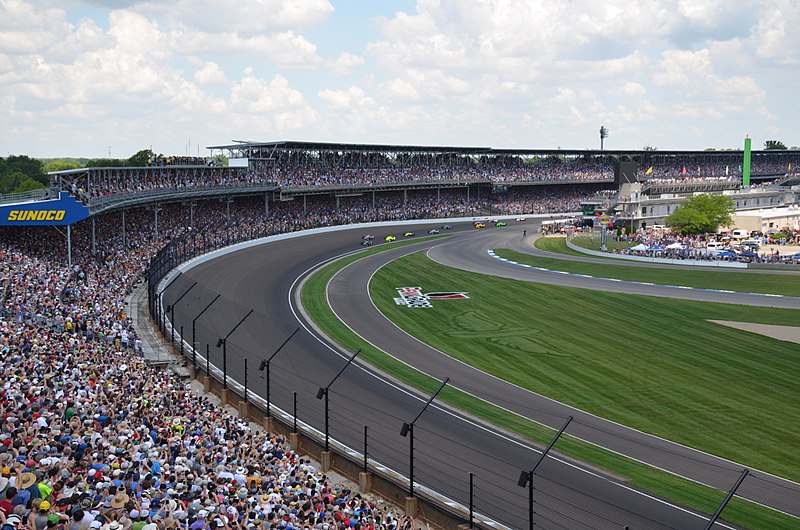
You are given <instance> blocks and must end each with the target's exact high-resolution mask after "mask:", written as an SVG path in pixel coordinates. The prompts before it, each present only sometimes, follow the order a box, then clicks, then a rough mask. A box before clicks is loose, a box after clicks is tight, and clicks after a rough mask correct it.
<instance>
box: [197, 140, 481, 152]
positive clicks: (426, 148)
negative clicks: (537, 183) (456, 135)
mask: <svg viewBox="0 0 800 530" xmlns="http://www.w3.org/2000/svg"><path fill="white" fill-rule="evenodd" d="M234 142H236V140H234ZM206 149H306V150H309V151H369V152H375V151H403V152H418V153H427V152H440V153H463V154H469V153H482V152H487V151H491V148H490V147H452V146H432V145H388V144H344V143H333V142H294V141H280V142H237V143H234V144H230V145H212V146H208V147H206Z"/></svg>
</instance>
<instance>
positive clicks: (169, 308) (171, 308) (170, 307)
mask: <svg viewBox="0 0 800 530" xmlns="http://www.w3.org/2000/svg"><path fill="white" fill-rule="evenodd" d="M195 285H197V282H194V283H193V284H192V285H191V286H189V288H188V289H186V290H185V291H184V292H183V294H181V295H180V296H179V297H178V299H177V300H175V301H174V302H172V305H168V306H167V312H168V313H171V314H172V326H170V332H171V337H170V343H169V344H170V346H173V345H174V344H175V306H176V305H178V302H180V301H181V300H183V297H184V296H186V295H187V294H189V291H191V290H192V289H194V286H195ZM181 341H183V333H181Z"/></svg>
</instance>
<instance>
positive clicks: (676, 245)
mask: <svg viewBox="0 0 800 530" xmlns="http://www.w3.org/2000/svg"><path fill="white" fill-rule="evenodd" d="M684 248H685V247H684V246H683V245H681V244H680V243H678V242H677V241H676V242H675V243H670V244H669V245H667V249H669V250H683V249H684Z"/></svg>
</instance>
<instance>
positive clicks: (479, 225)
mask: <svg viewBox="0 0 800 530" xmlns="http://www.w3.org/2000/svg"><path fill="white" fill-rule="evenodd" d="M475 228H486V223H479V222H477V221H476V222H475Z"/></svg>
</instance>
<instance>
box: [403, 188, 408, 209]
mask: <svg viewBox="0 0 800 530" xmlns="http://www.w3.org/2000/svg"><path fill="white" fill-rule="evenodd" d="M406 202H408V190H407V189H405V188H404V189H403V206H405V205H406Z"/></svg>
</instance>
